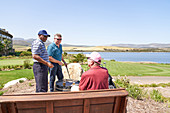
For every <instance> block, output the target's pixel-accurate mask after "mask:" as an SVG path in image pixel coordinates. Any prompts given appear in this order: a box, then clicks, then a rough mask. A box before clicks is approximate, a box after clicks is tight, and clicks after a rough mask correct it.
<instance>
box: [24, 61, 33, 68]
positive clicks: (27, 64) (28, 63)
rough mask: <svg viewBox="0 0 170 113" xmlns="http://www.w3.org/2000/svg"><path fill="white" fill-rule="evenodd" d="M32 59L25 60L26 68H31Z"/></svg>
mask: <svg viewBox="0 0 170 113" xmlns="http://www.w3.org/2000/svg"><path fill="white" fill-rule="evenodd" d="M30 68H31V67H30V60H25V61H24V69H30Z"/></svg>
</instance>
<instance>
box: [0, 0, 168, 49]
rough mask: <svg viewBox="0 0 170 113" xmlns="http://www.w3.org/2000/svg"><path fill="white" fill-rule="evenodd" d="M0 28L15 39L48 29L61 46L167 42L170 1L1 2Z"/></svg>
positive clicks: (63, 0) (50, 0)
mask: <svg viewBox="0 0 170 113" xmlns="http://www.w3.org/2000/svg"><path fill="white" fill-rule="evenodd" d="M0 4H1V5H0V9H1V13H0V28H4V29H6V30H7V31H8V32H9V33H10V34H12V35H13V36H14V38H24V39H29V38H34V39H35V38H37V37H38V35H37V34H38V32H39V30H43V29H44V30H47V32H48V34H50V35H51V37H49V38H48V40H49V41H51V42H52V41H53V38H54V35H55V34H56V33H61V34H62V36H63V40H62V44H73V45H95V46H103V45H111V44H120V43H121V44H149V43H170V0H0Z"/></svg>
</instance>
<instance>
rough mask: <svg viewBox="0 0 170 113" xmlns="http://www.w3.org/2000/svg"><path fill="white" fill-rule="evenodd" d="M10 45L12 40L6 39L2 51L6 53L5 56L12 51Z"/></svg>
mask: <svg viewBox="0 0 170 113" xmlns="http://www.w3.org/2000/svg"><path fill="white" fill-rule="evenodd" d="M10 44H11V41H10V40H8V39H4V43H2V47H3V48H2V51H3V52H4V53H5V55H7V52H8V51H9V50H11V49H12V47H10Z"/></svg>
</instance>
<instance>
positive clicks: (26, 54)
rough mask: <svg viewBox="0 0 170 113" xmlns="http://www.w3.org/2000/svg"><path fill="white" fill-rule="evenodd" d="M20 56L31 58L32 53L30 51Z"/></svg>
mask: <svg viewBox="0 0 170 113" xmlns="http://www.w3.org/2000/svg"><path fill="white" fill-rule="evenodd" d="M20 56H32V53H31V52H30V51H23V52H22V53H21V54H20Z"/></svg>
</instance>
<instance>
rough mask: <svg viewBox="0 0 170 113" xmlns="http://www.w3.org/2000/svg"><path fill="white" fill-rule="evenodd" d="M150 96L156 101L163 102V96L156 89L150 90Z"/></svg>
mask: <svg viewBox="0 0 170 113" xmlns="http://www.w3.org/2000/svg"><path fill="white" fill-rule="evenodd" d="M150 97H151V99H153V100H155V101H156V102H164V97H163V96H162V94H161V93H160V92H159V91H158V90H155V89H154V90H152V92H150Z"/></svg>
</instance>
